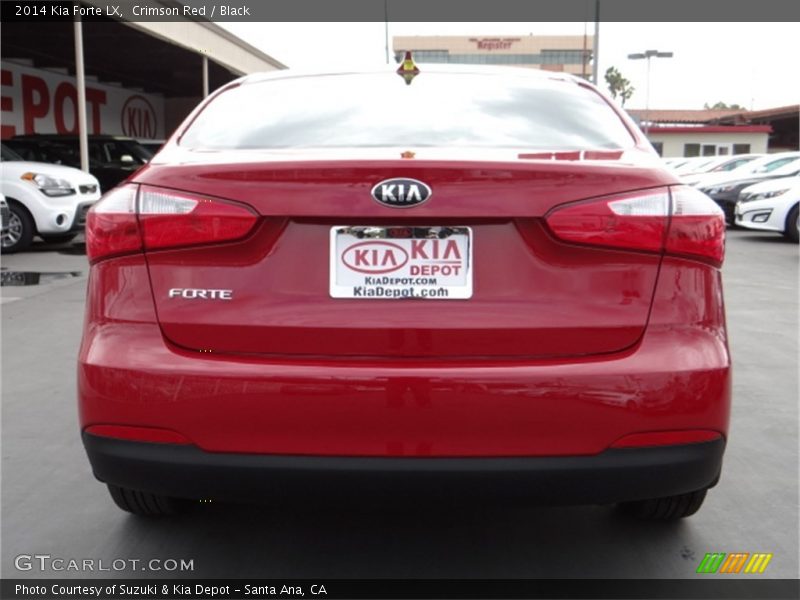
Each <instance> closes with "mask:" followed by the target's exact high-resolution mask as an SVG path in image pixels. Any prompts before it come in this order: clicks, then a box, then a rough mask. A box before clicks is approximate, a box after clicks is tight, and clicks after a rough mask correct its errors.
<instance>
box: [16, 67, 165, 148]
mask: <svg viewBox="0 0 800 600" xmlns="http://www.w3.org/2000/svg"><path fill="white" fill-rule="evenodd" d="M0 83H1V84H2V94H1V95H0V120H2V126H0V137H2V138H3V139H7V138H10V137H13V136H15V135H20V134H30V133H58V134H71V133H72V134H74V133H77V132H78V89H77V87H76V84H75V78H74V77H71V76H69V75H63V74H60V73H53V72H51V71H46V70H44V69H36V68H33V67H27V66H23V65H16V64H13V63H9V62H5V63H4V64H3V68H2V69H1V70H0ZM86 117H87V118H86V125H87V129H88V131H89V133H90V134H99V133H105V134H112V135H127V136H130V137H134V138H139V139H163V138H164V99H163V97H162V96H160V95H158V94H145V93H142V92H139V91H134V90H128V89H125V88H123V87H118V86H111V85H105V84H102V83H96V82H90V81H87V83H86Z"/></svg>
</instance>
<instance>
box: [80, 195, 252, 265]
mask: <svg viewBox="0 0 800 600" xmlns="http://www.w3.org/2000/svg"><path fill="white" fill-rule="evenodd" d="M257 220H258V216H257V215H256V214H255V213H253V212H252V211H251V210H249V209H248V208H246V207H244V206H241V205H238V204H231V203H228V202H224V201H220V200H217V199H213V198H207V197H204V196H199V195H194V194H189V193H184V192H177V191H173V190H167V189H161V188H155V187H152V186H146V185H142V186H137V185H125V186H121V187H119V188H116V189H115V190H112V191H111V192H109V193H108V194H106V195H105V196H104V197H103V198H102V199H101V200H100V201H99V202H98V203H97V204H96V205H95V206H94V207H93V208H92V209H91V210H90V211H89V215H88V219H87V222H86V253H87V255H88V257H89V260H90V261H96V260H99V259H102V258H106V257H110V256H118V255H120V254H128V253H131V252H140V251H142V250H161V249H167V248H179V247H183V246H196V245H202V244H214V243H219V242H230V241H235V240H238V239H241V238H243V237H245V236H246V235H247V234H249V233H250V232H251V231H252V229H253V227H254V226H255V224H256V222H257Z"/></svg>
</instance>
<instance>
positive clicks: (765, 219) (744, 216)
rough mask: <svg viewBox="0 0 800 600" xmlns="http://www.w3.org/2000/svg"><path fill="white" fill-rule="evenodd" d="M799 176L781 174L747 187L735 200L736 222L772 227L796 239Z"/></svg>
mask: <svg viewBox="0 0 800 600" xmlns="http://www.w3.org/2000/svg"><path fill="white" fill-rule="evenodd" d="M798 207H800V177H797V176H795V177H784V178H780V179H773V180H770V181H764V182H761V183H757V184H755V185H751V186H749V187H746V188H745V189H743V190H742V191H741V193H740V194H739V201H738V202H737V203H736V225H738V226H740V227H746V228H747V229H757V230H759V231H774V232H776V233H781V234H783V235H784V236H785V237H786V239H788V240H791V241H792V242H794V243H797V242H798V227H799V225H798V212H800V208H798Z"/></svg>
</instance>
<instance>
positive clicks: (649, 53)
mask: <svg viewBox="0 0 800 600" xmlns="http://www.w3.org/2000/svg"><path fill="white" fill-rule="evenodd" d="M672 56H673V54H672V52H659V51H658V50H645V51H644V52H637V53H635V54H628V58H629V59H630V60H641V59H646V60H647V81H646V83H645V86H646V87H645V101H644V134H645V135H647V134H648V132H649V131H650V59H651V58H654V57H655V58H672Z"/></svg>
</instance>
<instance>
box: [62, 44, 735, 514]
mask: <svg viewBox="0 0 800 600" xmlns="http://www.w3.org/2000/svg"><path fill="white" fill-rule="evenodd" d="M410 62H411V60H410V58H408V59H406V60H405V61H404V64H403V66H405V65H406V64H407V63H410ZM401 69H402V70H403V71H404V72H403V73H401V74H402V75H403V77H402V78H401V77H398V75H397V74H396V73H395V72H394V70H393V69H387V68H381V69H378V70H374V71H366V72H345V73H336V74H325V75H319V76H314V75H298V74H295V73H292V72H286V71H278V72H275V73H271V74H255V75H251V76H247V77H244V78H242V79H239V80H237V81H236V82H233V83H231V84H229V85H227V86H226V87H224V88H223V89H221V90H219V91H218V92H216V93H215V94H214V95H213V96H212V97H210V98H208V99H206V100H205V101H204V102H203V103H202V104H201V105H200V106H199V107H198V108H197V109H196V110H195V111H194V112H193V113H192V114H191V115H190V116H189V117H188V118H187V120H186V121H185V123H184V124H183V125H182V126H181V129H180V130H179V135H177V136H174V137H173V138H171V141H170V142H168V143H167V145H166V146H165V147H164V148H163V149H162V150H161V151H160V152H159V153H158V155H157V156H156V157H155V158H154V159H153V161H152V162H150V163H149V164H148V165H146V166H145V167H144V168H143V169H141V170H140V171H138V172H137V173H136V174H135V175H134V176H133V177H132V178H131V179H130V180H129V181H128V182H126V183H125V184H124V185H121V186H119V187H117V188H116V189H115V190H112V191H111V192H110V193H109V194H107V195H106V196H105V197H104V198H103V200H101V201H100V202H99V203H98V204H97V206H95V207H94V208H93V209H92V210H91V211H90V213H89V221H88V225H87V233H86V247H87V256H88V258H89V261H90V263H91V270H90V276H89V282H88V285H89V289H88V294H87V306H86V322H85V326H84V330H83V340H82V345H81V349H80V353H79V357H78V361H79V364H78V396H79V404H80V410H79V414H80V424H81V432H80V433H81V436H82V439H83V443H84V446H85V448H86V452H87V454H88V458H89V461H90V463H91V465H92V469H93V472H94V474H95V476H96V478H97V479H99V480H100V481H102V482H104V483H105V484H107V485H108V488H109V492H110V494H111V497H112V498H113V500H114V501H115V502H116V504H117V505H118V506H119V507H120V508H122V509H124V510H126V511H129V512H133V513H136V514H140V515H147V516H154V515H159V514H168V513H170V512H173V511H175V510H178V509H180V507H181V506H182V505H183V504H184V503H182V502H181V499H184V500H185V499H188V500H192V499H194V500H195V501H196V500H197V499H198V498H213V499H214V500H215V501H221V500H225V499H234V498H238V499H246V500H257V499H258V498H264V497H267V498H270V497H275V495H276V494H279V493H282V492H283V491H284V490H287V489H293V490H295V491H296V492H300V491H304V493H306V494H307V493H308V490H314V493H315V494H317V495H320V496H321V497H325V496H330V495H334V494H336V493H337V492H338V491H340V490H343V489H346V490H350V491H351V493H352V492H355V493H358V494H360V495H364V496H367V495H369V492H370V491H376V490H381V491H382V492H383V493H388V494H389V495H390V496H391V497H397V496H403V497H406V496H409V495H411V496H413V494H414V492H415V491H416V493H417V494H418V495H419V494H421V496H420V497H421V498H422V501H423V502H425V500H426V499H430V498H431V497H433V496H438V495H441V494H444V495H446V496H448V497H450V498H452V499H458V498H461V497H464V496H465V495H469V496H470V497H479V496H480V495H485V497H487V498H493V497H498V496H511V497H514V498H517V499H519V500H521V501H524V502H527V503H530V504H534V503H537V502H561V503H587V504H612V503H621V504H622V506H623V507H624V508H625V509H626V510H627V511H629V512H630V513H632V514H634V515H636V516H638V517H642V518H650V519H678V518H682V517H686V516H689V515H691V514H693V513H694V512H695V511H697V510H698V508H699V507H700V505H701V503H702V502H703V499H704V497H705V495H706V490H708V489H709V488H711V487H713V486H714V485H715V484H716V483H717V481H718V479H719V477H720V472H721V468H722V457H723V453H724V449H725V445H726V439H727V433H728V417H729V413H730V390H731V381H730V357H729V352H728V347H727V341H726V340H727V334H726V330H725V319H724V314H725V311H724V306H723V300H722V284H721V274H720V267H721V265H722V261H723V254H724V235H725V225H724V221H723V217H722V213H721V211H720V210H719V208H718V207H717V206H716V205H715V204H714V203H713V202H712V201H711V200H709V198H708V197H707V196H705V195H704V194H702V193H700V192H699V191H697V190H696V189H694V188H691V187H688V186H685V185H682V184H681V183H680V181H679V180H678V178H677V177H676V176H675V175H674V174H673V173H672V172H670V171H668V170H667V169H665V168H664V166H663V165H662V163H661V160H660V159H659V157H658V156H657V155H656V154H655V152H654V151H653V149H652V146H651V145H650V143H649V142H648V141H647V139H646V138H645V137H644V135H643V134H642V133H641V131H640V130H639V129H638V128H637V127H636V126H635V124H634V123H633V122H632V121H631V120H630V119H629V118H628V117H627V115H626V114H625V113H624V111H622V110H621V109H619V108H617V107H616V106H615V105H614V103H613V102H611V100H610V99H608V98H607V97H606V96H605V95H604V93H603V92H602V91H600V90H598V89H597V88H595V87H594V86H592V85H591V84H590V83H588V82H586V81H584V80H583V79H581V78H578V77H573V76H571V75H568V74H562V73H552V72H546V71H538V70H536V69H515V68H489V67H476V66H468V67H467V66H454V65H427V66H425V67H424V68H423V69H422V70H421V72H420V71H419V70H417V69H412V68H411V67H409V68H408V69H403V67H401ZM412 79H413V81H412ZM378 95H379V96H380V98H381V100H380V101H379V102H376V101H375V98H376V96H378ZM332 98H335V100H336V101H335V102H332V101H331V99H332ZM400 115H401V117H399V116H400ZM398 118H400V120H399V121H398Z"/></svg>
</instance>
